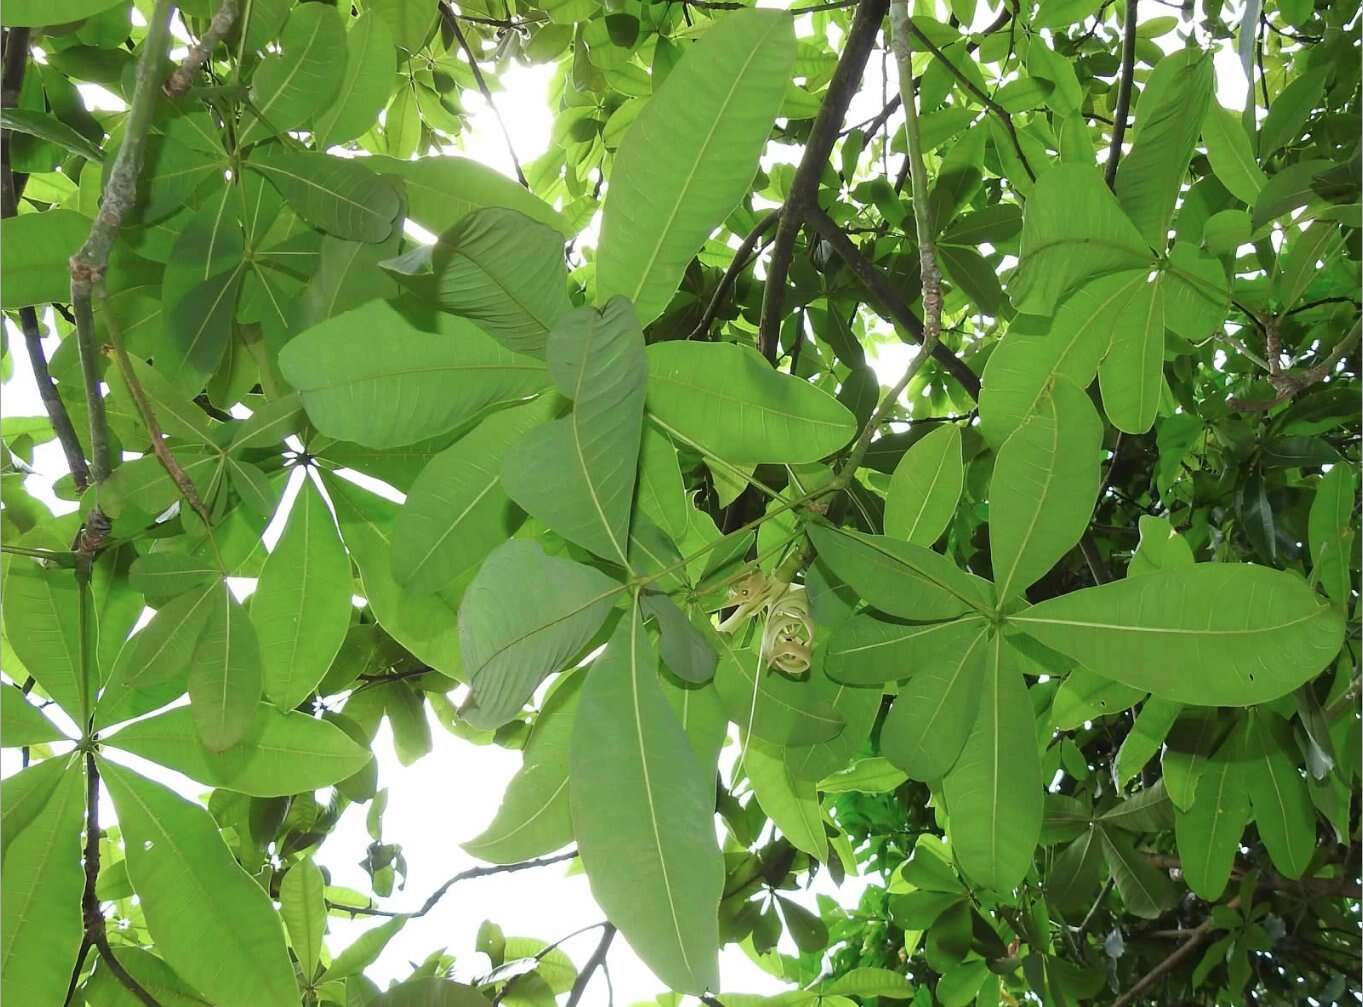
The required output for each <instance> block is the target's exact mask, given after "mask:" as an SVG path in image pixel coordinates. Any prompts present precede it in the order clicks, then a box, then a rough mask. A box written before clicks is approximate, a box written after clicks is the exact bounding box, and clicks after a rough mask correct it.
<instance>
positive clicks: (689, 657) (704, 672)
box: [641, 594, 719, 685]
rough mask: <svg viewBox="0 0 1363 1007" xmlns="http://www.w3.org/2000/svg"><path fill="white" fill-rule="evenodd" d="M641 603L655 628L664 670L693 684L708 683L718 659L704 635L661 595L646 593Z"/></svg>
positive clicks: (667, 598)
mask: <svg viewBox="0 0 1363 1007" xmlns="http://www.w3.org/2000/svg"><path fill="white" fill-rule="evenodd" d="M641 604H642V607H643V610H644V614H645V615H648V616H652V618H653V620H654V622H655V623H656V624H657V626H658V635H659V641H658V647H659V650H661V652H662V658H663V664H664V665H665V666H666V667H667V670H668V671H670V672H672V674H674V675H676V676H677V677H678V678H680V679H681V680H682V681H683V682H689V683H691V684H693V685H698V684H702V683H705V682H708V681H710V679H711V678H713V677H714V674H715V665H716V663H717V662H718V660H719V657H718V655H717V654H716V653H715V650H714V648H713V647H711V646H710V642H709V640H707V639H706V636H705V634H704V633H703V632H702V631H701V630H699V629H698V628H696V626H695V625H694V624H693V623H692V622H691V620H690V619H689V618H687V615H686V613H685V612H683V611H682V610H681V609H680V608H679V607H678V606H677V603H676V602H674V601H673V600H672V599H671V598H669V597H668V596H667V595H665V594H646V595H644V596H643V598H642V599H641Z"/></svg>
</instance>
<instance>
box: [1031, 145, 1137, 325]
mask: <svg viewBox="0 0 1363 1007" xmlns="http://www.w3.org/2000/svg"><path fill="white" fill-rule="evenodd" d="M1020 258H1021V261H1020V262H1019V263H1018V268H1017V270H1016V272H1014V273H1013V278H1012V280H1011V282H1010V283H1009V286H1008V294H1009V296H1010V297H1011V298H1012V300H1013V304H1014V305H1016V307H1017V309H1018V310H1019V311H1021V312H1025V313H1027V314H1034V315H1047V316H1049V315H1050V314H1052V313H1053V312H1054V311H1055V307H1056V305H1057V304H1058V303H1059V302H1060V301H1061V300H1062V299H1063V298H1064V296H1065V295H1066V294H1067V293H1069V292H1070V291H1071V290H1073V289H1074V288H1075V287H1077V286H1079V284H1080V283H1081V282H1083V281H1084V280H1086V279H1088V278H1089V277H1093V276H1104V275H1106V274H1108V273H1116V272H1121V271H1123V270H1129V269H1145V268H1148V267H1149V266H1150V265H1152V263H1153V260H1154V257H1153V256H1152V254H1151V251H1150V247H1149V245H1148V244H1147V243H1146V241H1145V239H1144V238H1143V237H1142V236H1141V232H1140V231H1138V230H1137V229H1136V226H1135V225H1134V224H1132V223H1131V220H1130V218H1128V217H1127V216H1126V214H1125V213H1123V212H1122V208H1121V207H1120V206H1119V205H1118V203H1117V199H1116V197H1115V196H1113V195H1112V193H1111V192H1109V191H1108V188H1107V186H1106V185H1104V184H1103V176H1102V174H1101V173H1100V172H1099V171H1098V169H1097V168H1094V167H1091V166H1089V165H1084V164H1061V165H1057V166H1056V167H1053V168H1051V169H1050V170H1048V171H1046V172H1044V173H1043V174H1042V175H1041V177H1040V178H1038V179H1037V183H1036V188H1035V189H1034V190H1033V191H1032V194H1031V195H1030V196H1029V197H1028V198H1027V205H1026V207H1025V208H1024V210H1023V216H1022V250H1021V257H1020Z"/></svg>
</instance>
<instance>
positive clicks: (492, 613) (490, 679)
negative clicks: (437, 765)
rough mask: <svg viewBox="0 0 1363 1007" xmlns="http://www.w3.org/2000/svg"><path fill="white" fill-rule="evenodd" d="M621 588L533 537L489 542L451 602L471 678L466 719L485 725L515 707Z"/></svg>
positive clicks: (592, 629) (596, 622)
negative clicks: (551, 552) (456, 602)
mask: <svg viewBox="0 0 1363 1007" xmlns="http://www.w3.org/2000/svg"><path fill="white" fill-rule="evenodd" d="M622 590H623V587H622V585H620V584H619V583H618V582H616V581H614V580H612V579H611V578H609V577H607V576H606V575H605V574H603V573H601V572H599V571H597V570H594V569H592V568H591V567H587V566H582V565H581V564H580V563H574V562H572V561H571V560H567V559H560V558H558V557H554V556H546V555H545V554H544V551H543V550H542V549H541V548H540V547H539V546H538V545H537V544H535V543H534V542H527V541H520V540H516V541H511V542H507V543H505V544H503V545H501V546H499V547H498V548H497V549H496V550H494V551H493V553H492V555H490V556H488V558H487V559H486V560H484V561H483V566H482V568H481V569H480V570H479V571H478V575H477V576H476V577H474V579H473V583H472V584H470V585H469V589H468V591H467V592H466V593H465V594H464V601H463V603H462V604H461V605H460V606H459V646H460V650H461V652H462V655H463V660H464V667H465V669H466V670H467V672H468V675H469V680H470V682H472V684H473V694H472V697H471V699H472V703H473V705H472V707H471V708H470V709H468V710H466V711H465V717H466V719H467V720H468V721H469V722H470V723H471V724H474V725H475V726H477V727H483V728H490V727H500V726H501V725H502V724H505V723H506V722H507V721H508V720H510V719H511V718H512V717H514V716H515V715H516V714H518V713H519V712H520V710H521V707H522V706H524V705H525V702H526V700H528V699H529V698H530V696H531V694H532V693H533V692H534V691H535V689H536V687H537V686H538V685H539V684H540V682H541V681H543V679H544V677H545V676H546V675H548V674H550V673H551V672H554V671H558V670H560V669H561V668H562V667H563V666H564V665H565V664H566V663H567V662H568V661H569V660H570V659H571V658H573V657H574V656H575V655H577V653H578V652H579V651H580V650H581V649H582V648H583V647H584V646H585V645H586V643H587V641H589V640H590V639H591V638H592V636H593V635H594V634H595V633H596V631H597V629H598V628H599V627H600V626H601V623H602V621H603V620H604V619H605V618H606V613H607V612H608V611H610V608H611V606H612V605H613V604H614V603H615V598H616V595H617V594H619V593H620V591H622Z"/></svg>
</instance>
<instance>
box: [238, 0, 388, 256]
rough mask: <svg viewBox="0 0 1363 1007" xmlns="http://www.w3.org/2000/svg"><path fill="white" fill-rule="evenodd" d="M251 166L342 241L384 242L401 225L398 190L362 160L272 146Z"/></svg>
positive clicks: (314, 223) (259, 152)
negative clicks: (398, 223)
mask: <svg viewBox="0 0 1363 1007" xmlns="http://www.w3.org/2000/svg"><path fill="white" fill-rule="evenodd" d="M306 8H307V5H306V4H304V5H302V6H301V7H299V8H297V9H298V10H304V9H306ZM246 167H248V168H250V169H251V170H252V171H255V172H257V173H259V174H261V175H263V176H264V177H265V178H266V180H268V181H269V183H270V184H271V185H273V186H274V187H275V188H276V189H278V190H279V194H280V195H281V196H283V197H284V198H285V199H286V200H287V201H288V203H289V205H290V206H292V207H293V208H294V210H295V211H297V213H298V215H299V216H300V217H302V218H303V219H304V220H306V221H307V222H308V223H309V224H311V225H312V226H313V227H316V228H317V229H319V230H322V231H326V232H327V233H328V234H334V235H336V237H338V238H349V239H350V240H352V241H368V242H376V241H383V240H384V239H385V238H387V237H388V236H389V235H390V234H392V233H393V228H394V226H396V223H397V216H398V211H399V209H400V204H399V201H398V194H397V191H396V190H395V189H394V188H393V185H392V183H390V182H389V181H388V180H386V179H384V178H382V177H380V176H379V175H376V174H374V172H373V171H371V170H370V169H369V168H368V167H366V166H365V165H363V164H362V163H360V162H359V161H357V160H354V159H350V160H347V159H345V158H340V157H330V156H328V155H327V154H320V153H317V152H315V151H308V150H287V149H285V148H283V147H278V146H267V147H261V148H258V149H256V150H254V151H252V153H251V159H250V160H249V161H247V162H246Z"/></svg>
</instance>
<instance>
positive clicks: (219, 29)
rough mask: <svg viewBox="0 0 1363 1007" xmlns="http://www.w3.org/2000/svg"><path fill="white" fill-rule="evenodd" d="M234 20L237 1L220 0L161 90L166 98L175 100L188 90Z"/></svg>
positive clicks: (229, 29)
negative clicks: (206, 26) (204, 26)
mask: <svg viewBox="0 0 1363 1007" xmlns="http://www.w3.org/2000/svg"><path fill="white" fill-rule="evenodd" d="M236 19H237V0H221V3H219V4H218V9H217V10H216V11H215V12H214V14H213V20H211V21H209V22H208V28H207V29H206V30H205V31H204V33H203V34H202V35H200V36H199V41H197V42H195V43H194V45H193V46H192V47H191V48H190V50H189V54H188V55H187V56H185V58H184V61H183V62H182V63H181V64H180V65H179V66H177V67H176V68H175V71H174V72H173V73H172V74H171V75H170V78H169V79H168V80H167V81H166V83H165V86H164V87H163V88H162V91H164V92H165V94H166V97H168V98H175V97H178V96H179V95H182V94H184V93H185V92H186V91H188V90H189V86H190V85H191V84H192V83H194V75H195V74H196V73H198V72H199V70H200V69H201V68H202V67H203V65H204V64H205V63H207V62H208V57H209V56H211V55H213V50H214V49H216V48H217V47H218V43H219V42H221V41H222V40H223V39H224V38H226V37H227V33H228V32H229V31H231V30H232V23H233V22H234V21H236Z"/></svg>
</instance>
